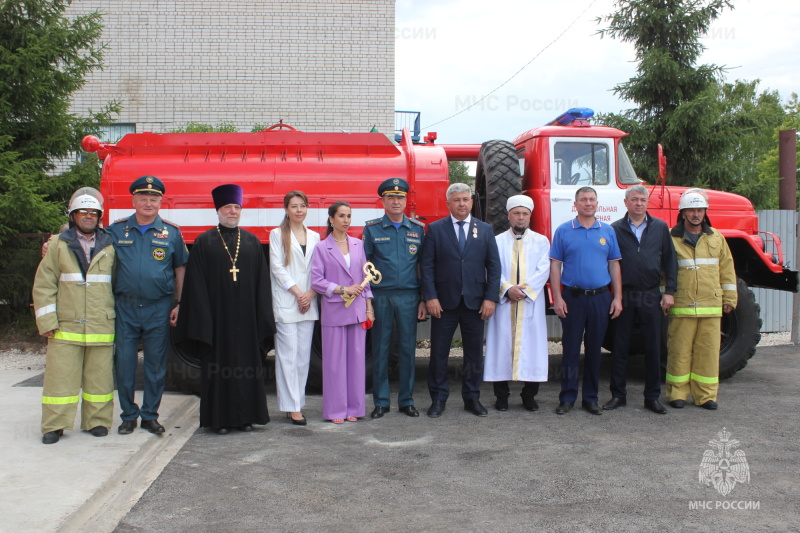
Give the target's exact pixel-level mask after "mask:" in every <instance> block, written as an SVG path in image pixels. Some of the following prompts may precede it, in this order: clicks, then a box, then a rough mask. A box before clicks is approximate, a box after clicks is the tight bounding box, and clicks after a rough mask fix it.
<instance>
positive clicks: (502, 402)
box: [494, 398, 508, 411]
mask: <svg viewBox="0 0 800 533" xmlns="http://www.w3.org/2000/svg"><path fill="white" fill-rule="evenodd" d="M494 408H495V409H497V410H498V411H508V398H498V399H497V401H496V402H494Z"/></svg>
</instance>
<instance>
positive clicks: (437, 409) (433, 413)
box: [428, 400, 445, 418]
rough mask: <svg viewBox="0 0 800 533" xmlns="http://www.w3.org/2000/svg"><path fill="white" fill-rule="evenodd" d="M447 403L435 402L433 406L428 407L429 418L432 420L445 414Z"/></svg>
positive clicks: (432, 403)
mask: <svg viewBox="0 0 800 533" xmlns="http://www.w3.org/2000/svg"><path fill="white" fill-rule="evenodd" d="M444 406H445V402H443V401H442V400H433V401H432V402H431V406H430V407H428V416H429V417H431V418H439V417H440V416H442V413H443V412H444Z"/></svg>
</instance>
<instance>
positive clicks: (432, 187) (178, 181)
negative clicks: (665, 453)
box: [83, 108, 798, 388]
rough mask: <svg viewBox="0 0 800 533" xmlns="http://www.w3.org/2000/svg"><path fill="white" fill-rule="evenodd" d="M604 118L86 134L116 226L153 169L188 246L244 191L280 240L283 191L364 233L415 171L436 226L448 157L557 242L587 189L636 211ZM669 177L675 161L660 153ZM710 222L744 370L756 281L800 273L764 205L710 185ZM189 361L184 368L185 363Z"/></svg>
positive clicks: (495, 212)
mask: <svg viewBox="0 0 800 533" xmlns="http://www.w3.org/2000/svg"><path fill="white" fill-rule="evenodd" d="M591 115H592V111H591V110H588V109H585V108H578V109H572V110H570V111H568V112H566V113H564V114H563V115H561V116H559V117H558V118H557V119H555V120H554V121H552V122H551V123H549V124H547V125H545V126H542V127H538V128H534V129H531V130H529V131H527V132H525V133H523V134H521V135H519V136H518V137H517V138H516V139H514V141H513V142H507V141H488V142H485V143H483V144H469V145H455V144H437V143H436V134H435V133H430V134H429V135H427V136H426V137H425V138H424V141H423V142H422V143H414V142H413V141H412V137H411V135H410V134H409V131H408V130H407V129H406V130H404V131H403V134H402V136H401V138H400V141H399V143H397V144H395V143H394V142H392V141H390V140H389V139H388V138H387V137H386V136H385V135H383V134H380V133H307V132H302V131H298V130H296V129H295V128H293V127H291V126H289V125H286V124H283V123H279V124H276V125H275V126H273V127H271V128H269V129H267V130H264V131H261V132H257V133H167V134H157V133H136V134H128V135H126V136H125V137H123V138H122V139H121V140H120V141H119V142H118V143H116V144H109V143H102V142H100V141H99V140H98V139H97V138H95V137H91V136H89V137H86V138H85V139H84V140H83V148H84V150H86V151H88V152H97V153H98V155H99V157H100V159H101V161H102V163H103V170H102V175H101V192H102V193H103V195H104V196H105V213H104V217H105V220H104V222H105V223H106V224H108V223H109V222H111V221H113V220H115V219H116V218H120V217H123V216H127V215H129V214H130V213H131V212H132V207H131V198H130V194H129V193H128V186H129V185H130V183H131V182H132V181H133V180H134V179H135V178H138V177H139V176H142V175H146V174H152V175H155V176H158V177H159V178H160V179H161V180H162V181H164V183H165V184H166V189H167V190H166V194H165V195H164V200H163V204H162V208H161V216H162V217H163V218H166V219H168V220H171V221H174V222H176V223H177V224H179V225H180V226H181V230H182V232H183V234H184V237H185V238H186V241H187V243H188V244H189V245H191V243H192V242H193V241H194V239H195V238H196V237H197V236H198V235H199V234H200V233H202V232H203V231H205V230H206V229H208V228H210V227H213V226H214V225H216V223H217V218H216V214H215V211H214V208H213V203H212V201H211V190H212V189H213V188H214V187H216V186H218V185H220V184H222V183H237V184H239V185H241V186H242V187H243V188H244V191H245V197H244V205H243V208H244V209H243V212H242V219H241V225H242V227H243V228H245V229H247V230H249V231H252V232H253V233H255V234H256V235H257V236H258V237H259V238H260V239H261V242H263V243H264V246H265V247H266V246H268V245H269V242H268V236H269V231H270V230H271V229H273V228H274V227H276V226H277V225H279V224H280V221H281V220H282V218H283V214H284V212H283V195H284V194H285V193H286V192H288V191H289V190H294V189H299V190H302V191H304V192H305V193H306V194H307V195H308V197H309V204H310V205H309V210H308V218H307V219H306V223H307V224H308V225H309V226H310V227H312V228H314V229H316V230H318V231H320V232H323V231H324V229H323V228H324V226H325V220H326V216H327V207H328V206H329V205H330V204H331V203H333V202H335V201H337V200H347V201H348V202H349V203H350V204H351V206H352V209H353V226H352V228H351V233H352V234H353V236H360V233H361V228H362V227H363V224H364V222H365V221H367V220H369V219H371V218H376V217H379V216H381V215H382V213H383V209H382V206H381V202H380V199H379V198H378V196H377V194H376V192H375V191H376V189H377V185H378V184H379V183H380V182H382V181H383V180H385V179H387V178H391V177H403V178H405V179H406V180H407V181H408V182H409V184H410V186H411V191H410V193H409V196H408V206H407V210H408V212H407V214H408V215H409V216H416V217H418V218H420V219H421V220H423V221H425V222H428V223H429V222H432V221H434V220H437V219H439V218H442V217H444V216H446V215H447V214H448V210H447V207H446V205H445V190H446V189H447V187H448V185H449V176H448V162H449V161H477V175H476V183H475V202H474V214H475V216H478V217H479V218H481V219H483V220H486V221H488V222H490V223H491V224H493V226H494V227H495V229H496V231H497V232H500V231H502V230H503V229H505V228H507V225H506V224H507V222H506V216H505V200H506V198H508V196H510V195H513V194H519V193H520V192H522V193H524V194H527V195H529V196H530V197H531V198H533V201H534V204H535V206H536V207H535V209H534V213H533V217H532V220H531V227H532V229H534V230H535V231H537V232H539V233H542V234H544V235H547V236H548V237H552V235H553V232H554V231H555V229H556V228H557V227H558V225H559V224H560V223H561V222H563V221H565V220H568V219H570V218H573V217H574V216H575V213H574V211H573V199H574V194H575V191H576V190H577V188H579V187H581V186H585V185H590V186H592V187H594V188H595V189H596V190H597V192H598V200H599V207H598V212H597V216H598V218H599V219H600V220H602V221H604V222H609V223H610V222H612V221H614V220H616V219H618V218H620V217H621V216H622V215H623V214H624V213H625V208H624V205H623V201H622V200H623V197H624V193H625V189H626V188H627V187H629V186H631V185H633V184H638V183H641V182H640V181H639V179H638V178H637V177H636V173H635V172H634V170H633V167H632V165H631V163H630V160H629V159H628V156H627V155H626V153H625V149H624V148H623V145H622V143H621V140H622V138H623V137H625V135H626V133H625V132H623V131H620V130H617V129H614V128H610V127H606V126H596V125H591V124H590V122H589V118H590V117H591ZM661 166H662V170H663V167H665V160H664V159H663V157H662V158H661ZM647 187H648V189H650V203H649V206H648V210H649V212H650V213H651V214H652V215H654V216H656V217H659V218H661V219H663V220H665V221H666V222H667V223H668V225H670V226H671V225H673V224H674V223H675V220H676V216H677V206H678V200H679V198H680V195H681V193H682V192H683V191H684V190H685V188H682V187H672V186H668V185H666V184H665V183H664V182H663V180H662V182H661V183H660V184H659V185H648V186H647ZM709 193H710V205H711V209H710V210H709V217H710V219H711V221H712V223H713V225H714V226H715V227H716V228H717V229H719V230H720V231H721V232H722V234H723V235H724V236H725V237H726V239H727V240H728V244H729V245H730V248H731V251H732V253H733V256H734V259H735V266H736V273H737V276H738V278H739V279H738V287H739V305H738V307H737V309H736V310H735V311H734V312H733V313H731V314H730V315H727V316H726V317H725V318H724V319H723V322H722V331H721V335H722V348H721V352H720V375H721V377H723V378H724V377H730V376H732V375H733V374H735V373H736V372H737V371H738V370H740V369H742V368H744V366H745V365H746V364H747V361H748V359H749V358H750V357H751V356H752V355H753V354H754V353H755V347H756V344H757V343H758V341H759V339H760V333H759V330H760V326H761V319H760V317H759V307H758V305H757V304H756V302H755V299H754V296H753V293H752V292H751V291H750V290H749V288H748V287H767V288H772V289H778V290H784V291H792V292H796V291H797V290H798V275H797V272H796V271H792V270H789V269H788V268H786V267H785V266H784V259H783V256H782V251H781V245H780V240H779V239H778V238H777V237H776V236H775V235H772V234H769V233H765V232H762V231H759V229H758V218H757V216H756V213H755V211H754V209H753V206H752V204H751V203H750V202H749V201H748V200H747V199H746V198H743V197H741V196H737V195H735V194H730V193H725V192H719V191H709ZM173 355H174V357H173V358H172V365H173V372H172V374H173V376H175V377H177V380H178V381H179V383H173V386H177V387H178V388H185V385H186V384H188V383H190V382H193V381H194V380H195V379H196V372H194V371H193V370H192V369H193V368H196V367H197V361H196V359H195V358H194V357H193V355H192V354H184V353H175V354H173ZM320 357H321V349H320V345H319V342H315V343H314V353H313V354H312V374H311V376H310V378H309V381H310V383H314V382H317V381H318V380H319V375H318V371H319V368H320V366H321V365H320V364H319V360H320ZM175 365H178V366H179V367H180V368H177V369H176V368H174V367H175Z"/></svg>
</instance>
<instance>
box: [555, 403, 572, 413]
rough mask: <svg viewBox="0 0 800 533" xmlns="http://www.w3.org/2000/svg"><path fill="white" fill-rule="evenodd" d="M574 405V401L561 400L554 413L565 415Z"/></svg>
mask: <svg viewBox="0 0 800 533" xmlns="http://www.w3.org/2000/svg"><path fill="white" fill-rule="evenodd" d="M574 406H575V404H574V403H567V402H561V403H560V404H558V407H556V414H557V415H565V414H567V413H569V412H570V411H572V408H573V407H574Z"/></svg>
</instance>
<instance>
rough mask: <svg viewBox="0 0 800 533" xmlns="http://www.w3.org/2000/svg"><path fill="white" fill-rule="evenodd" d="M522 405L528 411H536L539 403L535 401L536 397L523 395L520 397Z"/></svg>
mask: <svg viewBox="0 0 800 533" xmlns="http://www.w3.org/2000/svg"><path fill="white" fill-rule="evenodd" d="M522 406H523V407H524V408H525V409H527V410H528V411H538V410H539V404H538V403H536V398H534V397H533V396H523V397H522Z"/></svg>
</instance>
